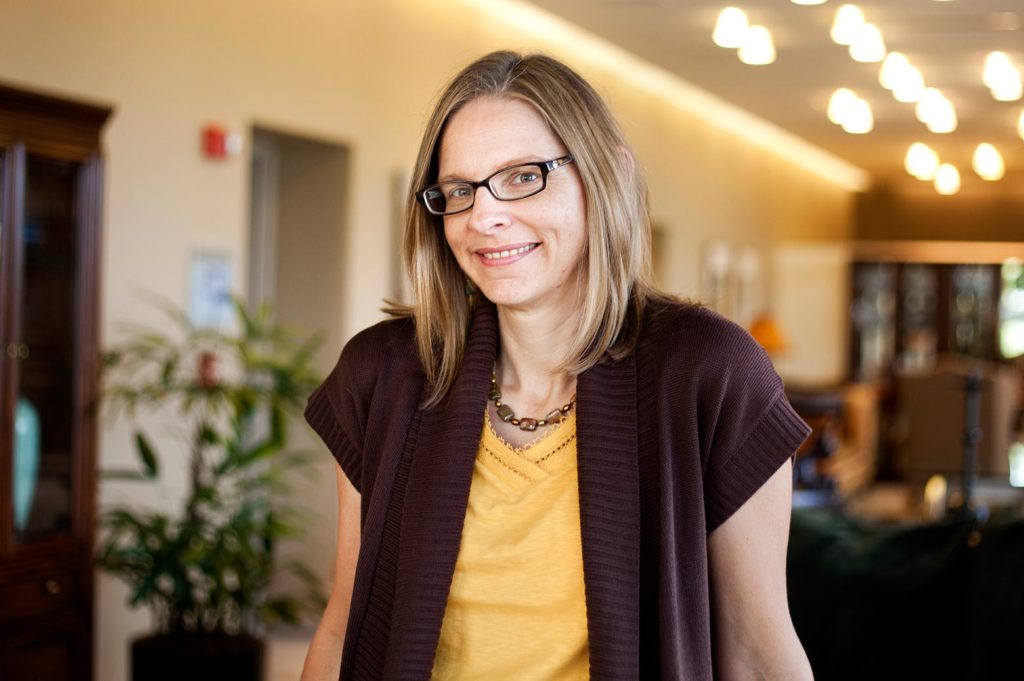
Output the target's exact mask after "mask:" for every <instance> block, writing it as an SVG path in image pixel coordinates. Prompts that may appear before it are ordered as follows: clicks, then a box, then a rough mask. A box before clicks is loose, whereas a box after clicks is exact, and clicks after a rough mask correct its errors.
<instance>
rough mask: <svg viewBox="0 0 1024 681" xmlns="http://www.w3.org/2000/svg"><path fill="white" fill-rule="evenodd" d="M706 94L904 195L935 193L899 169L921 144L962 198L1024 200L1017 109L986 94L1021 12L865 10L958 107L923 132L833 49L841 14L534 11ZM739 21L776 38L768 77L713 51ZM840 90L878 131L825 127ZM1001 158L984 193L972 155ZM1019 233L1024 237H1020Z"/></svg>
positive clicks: (983, 4) (922, 6)
mask: <svg viewBox="0 0 1024 681" xmlns="http://www.w3.org/2000/svg"><path fill="white" fill-rule="evenodd" d="M530 4H533V5H535V6H537V7H539V8H541V9H543V10H546V11H548V12H550V13H552V14H554V15H556V16H559V17H561V18H563V19H566V20H568V21H570V22H572V23H574V24H576V25H578V26H580V27H582V28H584V29H586V30H588V31H590V32H592V33H594V34H596V35H598V36H600V37H602V38H604V39H606V40H608V41H610V42H613V43H615V44H617V45H619V46H620V47H622V48H624V49H626V50H628V51H630V52H632V53H633V54H635V55H637V56H638V57H640V58H642V59H644V60H647V61H649V62H651V63H653V64H654V65H656V66H659V67H661V68H663V69H666V70H668V71H670V72H673V73H675V74H677V75H678V76H679V77H681V78H682V79H684V80H686V81H688V82H690V83H692V84H694V85H697V86H698V87H701V88H703V89H705V90H707V91H709V92H711V93H712V94H714V95H716V96H718V97H720V98H722V99H724V100H726V101H728V102H731V103H733V104H736V105H738V106H740V107H742V108H743V109H746V110H748V111H750V112H752V113H754V114H756V115H757V116H759V117H761V118H763V119H765V120H767V121H770V122H772V123H774V124H776V125H778V126H779V127H781V128H783V129H785V130H788V131H789V132H791V133H794V134H795V135H797V136H799V137H801V138H803V139H805V140H807V141H808V142H810V143H812V144H814V145H817V146H819V147H821V148H823V149H825V150H827V151H830V152H832V153H833V154H835V155H836V156H838V157H840V158H842V159H844V160H847V161H849V162H851V163H853V164H854V165H856V166H859V167H860V168H863V169H864V170H866V171H868V172H869V173H870V174H871V175H872V178H873V182H874V183H875V184H887V185H890V186H892V187H893V188H895V189H897V190H898V191H901V192H906V193H915V194H916V193H922V192H924V193H934V189H933V188H932V185H931V183H925V182H921V181H919V180H916V179H914V178H913V177H911V176H910V175H908V174H907V173H906V171H905V170H904V169H903V159H904V157H905V155H906V151H907V148H908V147H909V146H910V144H911V143H913V142H918V141H919V142H924V143H926V144H928V145H929V146H931V147H932V148H933V149H935V151H936V152H938V154H939V156H940V158H941V160H942V161H943V162H950V163H953V164H954V165H956V166H957V167H958V169H959V170H960V174H961V177H962V184H963V188H962V192H961V194H962V195H970V196H992V197H997V198H1000V199H1012V200H1024V140H1022V139H1021V137H1020V136H1019V135H1018V134H1017V120H1018V117H1019V116H1020V114H1021V110H1022V109H1024V101H1017V102H998V101H996V100H995V99H993V98H992V96H991V95H990V94H989V91H988V89H987V88H986V87H985V86H984V84H983V83H982V82H981V71H982V66H983V64H984V60H985V56H986V55H987V54H988V52H990V51H992V50H1001V51H1004V52H1006V53H1007V54H1009V56H1010V58H1011V59H1012V60H1013V62H1014V63H1015V64H1016V65H1017V67H1018V68H1020V69H1024V0H953V1H951V2H938V1H936V0H863V1H862V2H856V4H857V6H858V7H860V8H861V9H862V10H863V12H864V14H865V17H866V19H867V21H869V22H871V23H873V24H875V25H877V26H878V27H879V28H880V29H881V31H882V34H883V36H884V39H885V42H886V46H887V47H888V49H889V50H890V51H899V52H902V53H904V54H905V55H906V56H907V57H908V58H909V59H910V61H911V63H913V64H914V65H915V66H917V67H918V68H919V69H920V70H921V72H922V74H923V76H924V79H925V82H926V83H927V85H929V86H934V87H937V88H939V89H940V90H942V92H943V94H944V95H945V96H946V97H947V98H948V99H949V100H950V101H951V102H952V103H953V105H954V106H955V107H956V113H957V116H958V117H959V125H958V127H957V129H956V130H955V131H954V132H952V133H949V134H935V133H931V132H929V131H928V130H927V128H926V127H925V126H924V124H923V123H920V122H919V121H918V120H917V118H916V117H915V115H914V105H913V104H904V103H900V102H897V101H896V100H895V99H894V98H893V97H892V95H891V94H890V93H889V92H888V91H887V90H885V89H884V88H882V86H881V85H879V83H878V71H879V66H880V65H879V64H865V63H859V62H855V61H853V60H852V59H851V58H850V56H849V54H848V53H847V49H846V48H845V47H843V46H840V45H837V44H835V43H834V42H832V40H831V39H830V38H829V29H830V27H831V24H832V19H833V17H834V16H835V13H836V10H837V9H838V7H839V5H840V4H841V3H840V2H838V1H837V0H828V1H827V2H826V3H825V4H823V5H816V6H802V5H796V4H793V3H792V2H788V1H787V0H723V1H721V2H715V1H713V0H530ZM727 5H732V6H735V7H739V8H741V9H743V10H744V11H745V12H746V13H747V15H748V17H749V19H750V22H751V23H752V24H754V23H756V24H761V25H763V26H766V27H767V28H768V29H769V30H770V31H771V33H772V37H773V38H774V41H775V47H776V50H777V54H778V56H777V59H776V61H775V62H774V63H772V64H769V65H766V66H749V65H747V64H743V63H741V62H740V61H739V59H738V58H737V56H736V51H735V50H730V49H723V48H721V47H718V46H717V45H715V44H714V43H713V42H712V40H711V33H712V30H713V28H714V26H715V21H716V19H717V17H718V13H719V12H720V11H721V10H722V9H723V8H724V7H725V6H727ZM839 87H846V88H850V89H852V90H854V91H855V92H856V93H857V94H858V95H859V96H860V97H862V98H863V99H865V100H867V101H868V103H869V104H870V105H871V108H872V111H873V113H874V118H875V125H874V129H873V130H872V131H871V132H870V133H868V134H864V135H853V134H848V133H846V132H843V130H842V129H841V128H840V127H839V126H837V125H834V124H832V123H831V122H829V120H828V118H827V117H826V113H825V112H826V108H827V106H828V100H829V97H830V95H831V93H832V92H833V91H834V90H835V89H836V88H839ZM981 142H989V143H991V144H993V145H995V146H996V148H997V149H998V150H999V151H1000V152H1001V153H1002V155H1003V158H1004V160H1005V163H1006V177H1005V178H1004V179H1003V180H1001V181H999V182H985V181H984V180H982V179H980V178H979V177H978V176H977V175H975V174H974V173H973V171H972V170H971V157H972V155H973V153H974V149H975V147H977V145H978V144H979V143H981ZM1022 229H1024V228H1022Z"/></svg>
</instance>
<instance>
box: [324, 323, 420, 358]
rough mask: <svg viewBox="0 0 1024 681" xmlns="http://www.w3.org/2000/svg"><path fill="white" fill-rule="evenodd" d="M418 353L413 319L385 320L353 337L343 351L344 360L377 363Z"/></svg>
mask: <svg viewBox="0 0 1024 681" xmlns="http://www.w3.org/2000/svg"><path fill="white" fill-rule="evenodd" d="M415 351H416V326H415V323H414V322H413V320H412V318H411V317H398V318H393V319H385V320H384V321H382V322H378V323H376V324H374V325H373V326H370V327H367V328H365V329H363V330H362V331H360V332H359V333H357V334H356V335H355V336H353V337H352V338H351V339H350V340H349V341H348V343H346V344H345V348H344V350H343V351H342V359H343V360H344V359H346V358H347V359H348V360H349V361H354V362H359V363H375V362H378V361H381V360H386V359H392V358H395V356H397V355H407V354H408V353H409V352H413V353H415Z"/></svg>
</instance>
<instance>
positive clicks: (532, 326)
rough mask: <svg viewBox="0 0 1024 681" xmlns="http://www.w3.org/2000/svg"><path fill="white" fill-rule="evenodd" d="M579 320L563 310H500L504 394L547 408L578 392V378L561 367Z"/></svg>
mask: <svg viewBox="0 0 1024 681" xmlns="http://www.w3.org/2000/svg"><path fill="white" fill-rule="evenodd" d="M565 307H568V306H565ZM576 319H577V317H576V314H575V313H574V312H573V311H569V310H567V309H564V307H563V308H559V309H555V308H541V309H530V310H523V309H515V308H507V307H500V306H499V307H498V328H499V333H500V337H501V350H500V352H499V353H498V366H497V377H498V384H499V385H500V386H501V388H502V390H504V391H506V393H508V394H518V395H520V396H521V398H522V397H525V398H527V399H528V400H529V401H531V402H533V401H536V402H538V403H544V404H547V403H549V402H555V401H558V400H560V399H562V398H563V397H566V396H568V395H571V394H572V393H573V392H575V386H576V378H575V376H572V375H571V374H569V373H568V372H566V371H565V370H564V369H562V367H561V365H562V363H563V361H564V359H565V357H566V355H567V351H568V349H569V347H570V346H571V344H572V341H573V339H574V338H575V335H576V334H577V333H578V328H577V325H576Z"/></svg>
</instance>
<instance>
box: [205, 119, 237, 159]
mask: <svg viewBox="0 0 1024 681" xmlns="http://www.w3.org/2000/svg"><path fill="white" fill-rule="evenodd" d="M202 150H203V156H205V157H206V158H209V159H218V160H219V159H224V158H227V157H228V156H234V155H236V154H238V153H239V152H240V151H241V150H242V136H241V135H240V134H239V133H237V132H228V131H227V130H226V129H224V128H223V127H221V126H219V125H216V124H213V123H211V124H208V125H206V126H204V127H203V130H202Z"/></svg>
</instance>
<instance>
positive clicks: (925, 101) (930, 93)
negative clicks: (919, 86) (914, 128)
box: [914, 87, 957, 133]
mask: <svg viewBox="0 0 1024 681" xmlns="http://www.w3.org/2000/svg"><path fill="white" fill-rule="evenodd" d="M914 113H915V114H916V115H917V120H919V121H921V122H922V123H924V124H925V125H926V126H928V129H929V130H931V131H932V132H935V133H948V132H953V131H954V130H956V126H957V118H956V109H955V108H953V103H952V102H950V101H949V100H948V99H946V98H945V97H944V96H943V94H942V93H941V92H939V91H938V90H937V89H935V88H933V87H930V88H927V89H925V91H924V94H923V95H921V99H920V100H918V102H917V107H915V109H914Z"/></svg>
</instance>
